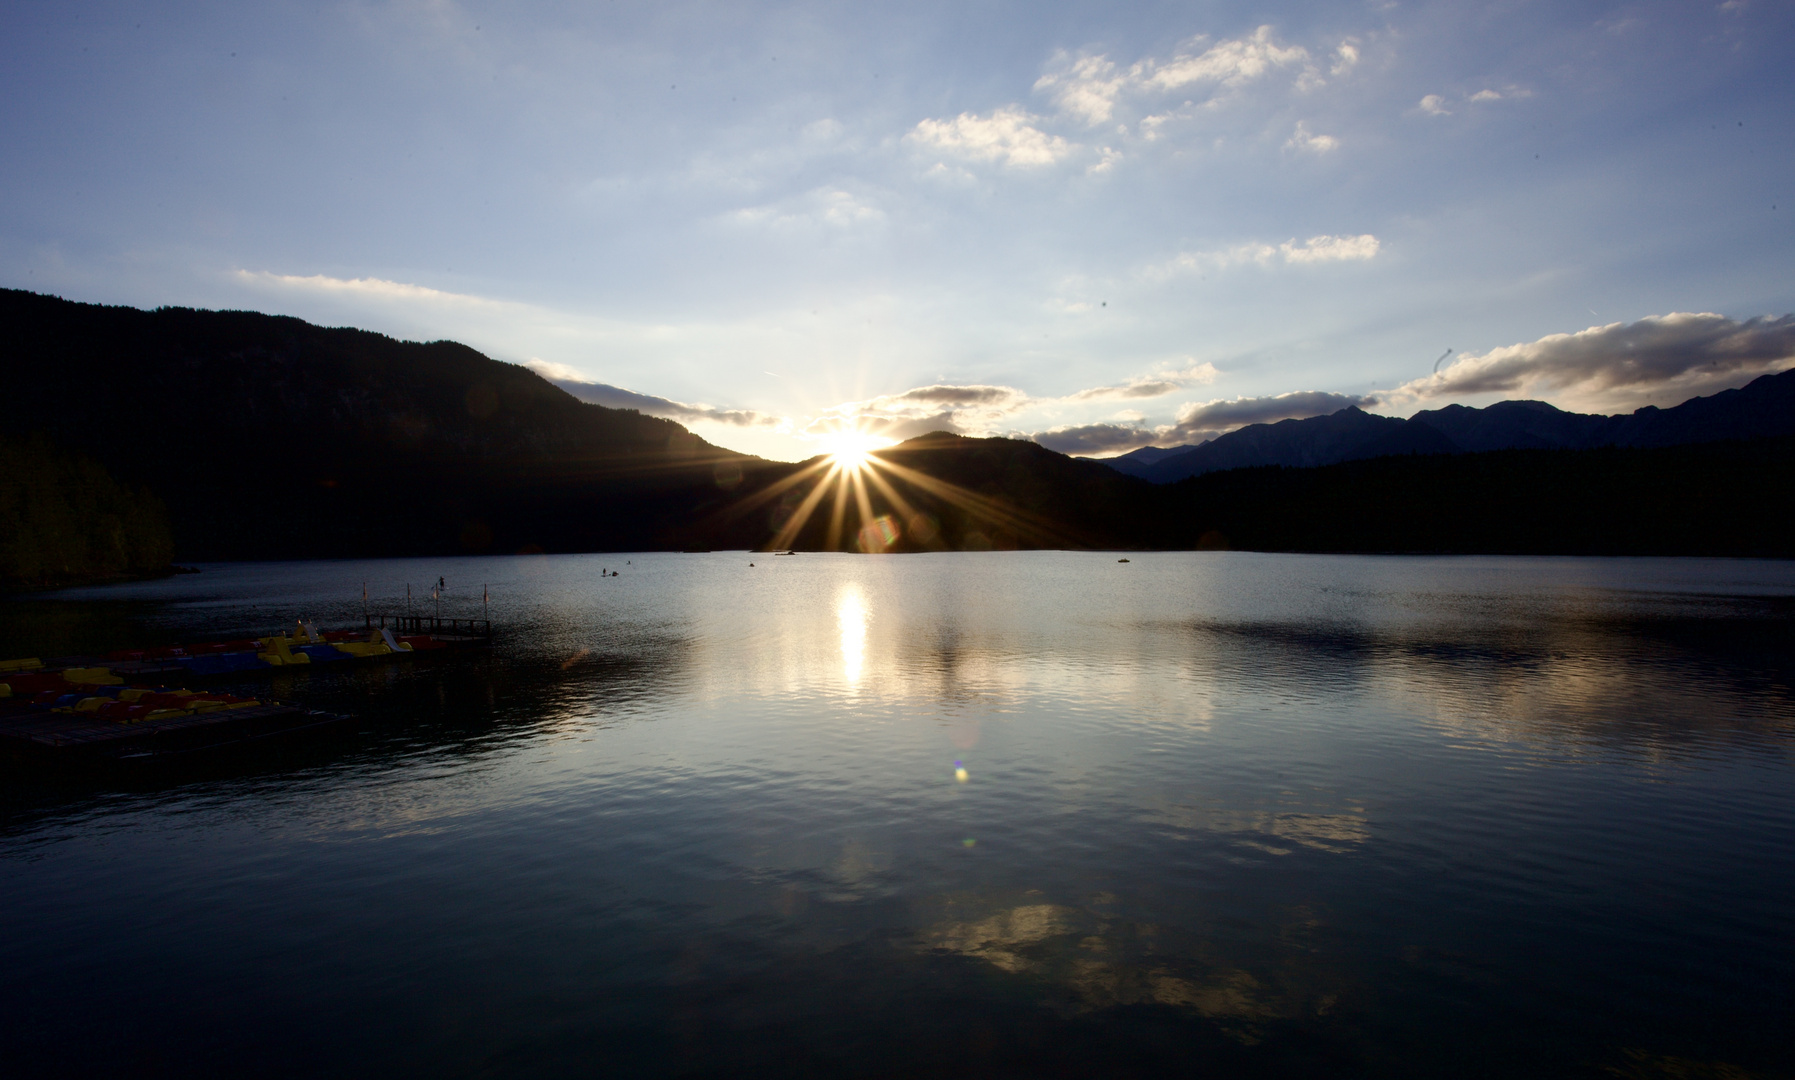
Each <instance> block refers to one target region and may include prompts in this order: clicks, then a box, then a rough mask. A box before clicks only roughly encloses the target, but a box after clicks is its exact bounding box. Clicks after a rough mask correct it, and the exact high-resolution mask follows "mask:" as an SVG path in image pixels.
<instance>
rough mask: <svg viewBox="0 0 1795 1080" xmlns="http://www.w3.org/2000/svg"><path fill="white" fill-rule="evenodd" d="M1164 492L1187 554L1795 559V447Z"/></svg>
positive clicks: (1248, 476)
mask: <svg viewBox="0 0 1795 1080" xmlns="http://www.w3.org/2000/svg"><path fill="white" fill-rule="evenodd" d="M1169 491H1170V492H1171V493H1172V495H1173V496H1174V497H1175V498H1176V499H1177V500H1178V502H1179V505H1178V507H1177V508H1176V510H1175V511H1174V513H1175V514H1176V516H1177V517H1178V519H1179V522H1180V524H1179V528H1178V531H1179V532H1180V533H1181V534H1182V538H1183V539H1185V540H1187V541H1188V540H1190V539H1193V538H1194V539H1195V541H1196V546H1212V547H1235V548H1249V549H1253V550H1260V551H1336V552H1442V553H1444V552H1455V553H1484V554H1528V555H1737V556H1766V557H1775V558H1789V557H1792V556H1795V530H1791V528H1790V527H1789V520H1790V511H1789V507H1790V506H1795V439H1753V440H1746V441H1738V442H1720V443H1704V444H1698V445H1694V446H1670V447H1657V448H1626V447H1604V448H1600V449H1591V450H1496V451H1489V452H1486V453H1481V454H1431V455H1414V456H1399V457H1383V458H1372V459H1369V460H1365V461H1353V462H1347V463H1344V464H1340V465H1329V466H1325V467H1322V468H1313V469H1287V468H1281V467H1278V466H1269V467H1264V468H1256V469H1235V470H1231V471H1228V472H1218V473H1210V474H1207V475H1205V476H1199V477H1193V478H1191V479H1188V480H1182V481H1179V482H1178V483H1177V484H1173V485H1169ZM1179 546H1184V545H1183V544H1181V545H1179Z"/></svg>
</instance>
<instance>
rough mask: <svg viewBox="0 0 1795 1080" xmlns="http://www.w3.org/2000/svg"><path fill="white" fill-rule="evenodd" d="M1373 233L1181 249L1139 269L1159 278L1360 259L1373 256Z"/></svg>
mask: <svg viewBox="0 0 1795 1080" xmlns="http://www.w3.org/2000/svg"><path fill="white" fill-rule="evenodd" d="M1380 246H1381V245H1380V244H1379V243H1378V239H1377V237H1375V236H1373V235H1371V234H1370V233H1364V234H1362V235H1359V236H1327V235H1322V236H1311V237H1309V238H1308V239H1307V240H1304V241H1303V242H1302V243H1300V244H1299V243H1297V242H1296V240H1295V239H1290V240H1286V241H1284V242H1283V243H1282V244H1277V245H1272V244H1263V243H1251V244H1236V245H1235V246H1233V247H1230V248H1220V249H1216V250H1213V251H1196V252H1184V253H1182V254H1179V255H1176V256H1174V257H1173V258H1171V259H1168V260H1167V261H1165V262H1163V263H1160V264H1158V265H1156V266H1150V267H1148V268H1146V269H1145V270H1143V271H1142V272H1141V276H1142V277H1145V278H1147V279H1149V280H1155V281H1163V280H1166V279H1167V278H1172V277H1177V276H1180V275H1183V274H1191V273H1197V272H1199V271H1203V270H1225V269H1227V268H1229V267H1232V266H1239V265H1242V264H1246V263H1253V264H1256V265H1259V266H1272V265H1274V264H1278V263H1293V264H1298V265H1304V264H1312V263H1325V262H1363V261H1367V260H1370V259H1374V258H1376V257H1377V253H1378V251H1379V249H1380Z"/></svg>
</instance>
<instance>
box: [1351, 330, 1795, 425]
mask: <svg viewBox="0 0 1795 1080" xmlns="http://www.w3.org/2000/svg"><path fill="white" fill-rule="evenodd" d="M1789 367H1795V315H1783V316H1781V317H1778V318H1772V317H1770V316H1759V317H1757V318H1753V319H1747V320H1745V321H1743V322H1740V321H1738V320H1735V319H1730V318H1727V317H1726V316H1724V315H1716V314H1713V313H1711V312H1706V313H1700V314H1695V313H1689V312H1673V313H1671V314H1669V315H1653V316H1650V317H1648V318H1644V319H1640V320H1639V321H1637V322H1630V323H1610V324H1608V325H1607V326H1592V327H1590V328H1589V329H1587V330H1582V331H1579V332H1577V333H1574V334H1550V335H1547V336H1546V337H1543V338H1540V339H1539V340H1538V341H1532V342H1527V343H1524V344H1519V345H1508V346H1504V347H1503V348H1500V349H1492V350H1490V351H1489V352H1487V353H1483V354H1481V355H1467V356H1462V357H1460V358H1459V359H1458V360H1457V361H1456V362H1455V363H1453V364H1451V365H1450V366H1448V367H1446V368H1443V369H1442V370H1440V371H1439V372H1437V373H1435V374H1433V375H1429V376H1427V377H1426V378H1421V379H1415V380H1413V381H1410V382H1407V383H1404V384H1403V385H1402V386H1400V387H1398V388H1397V389H1396V390H1395V391H1393V392H1392V393H1390V394H1389V395H1386V399H1385V400H1386V402H1387V403H1395V404H1401V403H1412V402H1417V401H1426V400H1432V399H1437V398H1443V397H1453V398H1463V397H1478V396H1481V395H1490V394H1503V395H1506V396H1509V397H1525V398H1532V397H1537V398H1550V399H1551V400H1552V401H1553V402H1554V403H1555V404H1559V405H1561V407H1565V408H1573V409H1577V410H1579V411H1586V412H1609V411H1625V410H1630V409H1634V408H1638V407H1639V406H1641V405H1674V404H1678V403H1680V402H1682V401H1685V400H1687V399H1689V398H1691V397H1696V396H1699V395H1704V394H1712V393H1715V392H1717V391H1719V390H1724V389H1728V388H1730V387H1734V386H1738V385H1739V384H1740V383H1741V382H1742V381H1744V380H1746V379H1747V378H1749V377H1754V376H1757V375H1763V374H1768V373H1771V372H1776V371H1781V370H1783V369H1785V368H1789Z"/></svg>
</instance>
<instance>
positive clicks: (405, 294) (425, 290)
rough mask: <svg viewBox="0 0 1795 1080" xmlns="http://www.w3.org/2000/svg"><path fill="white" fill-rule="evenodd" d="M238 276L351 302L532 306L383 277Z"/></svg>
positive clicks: (253, 272)
mask: <svg viewBox="0 0 1795 1080" xmlns="http://www.w3.org/2000/svg"><path fill="white" fill-rule="evenodd" d="M235 276H236V278H237V280H239V281H241V282H243V283H244V284H246V285H252V286H255V287H258V288H263V289H277V290H282V291H298V292H309V293H316V294H320V295H326V296H337V297H343V298H347V299H364V300H376V301H394V300H397V301H402V302H405V303H410V304H418V303H423V304H429V305H433V306H439V307H460V308H482V309H486V310H500V309H507V308H516V309H523V308H527V307H528V305H526V304H517V303H512V302H509V301H505V300H489V299H487V298H486V297H483V296H470V295H468V294H466V293H452V292H444V291H442V290H440V289H432V288H429V287H428V286H425V285H409V284H407V283H405V282H403V281H387V280H385V279H383V278H372V277H365V278H334V277H327V276H325V275H323V274H310V275H304V276H301V275H298V274H274V273H270V272H268V271H266V270H238V271H237V272H236V274H235Z"/></svg>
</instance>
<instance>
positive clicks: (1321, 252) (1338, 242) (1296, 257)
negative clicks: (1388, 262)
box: [1278, 233, 1378, 263]
mask: <svg viewBox="0 0 1795 1080" xmlns="http://www.w3.org/2000/svg"><path fill="white" fill-rule="evenodd" d="M1377 251H1378V242H1377V237H1375V236H1372V235H1371V234H1370V233H1365V234H1363V235H1361V236H1311V237H1309V239H1307V240H1304V241H1303V242H1302V243H1300V244H1298V243H1297V242H1296V241H1294V240H1286V241H1284V242H1283V243H1282V244H1279V245H1278V253H1279V254H1280V255H1282V256H1283V258H1284V261H1285V262H1292V263H1321V262H1364V261H1367V260H1370V259H1375V258H1377Z"/></svg>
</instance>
